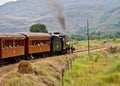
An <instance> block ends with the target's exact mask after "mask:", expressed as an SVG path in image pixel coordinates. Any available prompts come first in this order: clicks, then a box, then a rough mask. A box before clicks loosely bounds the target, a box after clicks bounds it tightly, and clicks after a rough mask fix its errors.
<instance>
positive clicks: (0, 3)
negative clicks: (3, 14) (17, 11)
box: [0, 0, 17, 5]
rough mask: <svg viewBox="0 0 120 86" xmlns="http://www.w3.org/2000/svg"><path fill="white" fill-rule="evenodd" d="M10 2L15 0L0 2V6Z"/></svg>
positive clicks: (0, 0)
mask: <svg viewBox="0 0 120 86" xmlns="http://www.w3.org/2000/svg"><path fill="white" fill-rule="evenodd" d="M10 1H17V0H0V5H3V4H5V3H7V2H10Z"/></svg>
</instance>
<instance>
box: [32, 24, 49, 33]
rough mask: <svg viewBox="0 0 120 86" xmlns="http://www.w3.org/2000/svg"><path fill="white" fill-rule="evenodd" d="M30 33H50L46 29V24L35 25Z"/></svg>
mask: <svg viewBox="0 0 120 86" xmlns="http://www.w3.org/2000/svg"><path fill="white" fill-rule="evenodd" d="M30 32H43V33H48V30H47V29H46V26H45V25H44V24H40V23H38V24H33V25H31V26H30Z"/></svg>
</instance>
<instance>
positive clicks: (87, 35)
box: [87, 20, 90, 56]
mask: <svg viewBox="0 0 120 86" xmlns="http://www.w3.org/2000/svg"><path fill="white" fill-rule="evenodd" d="M87 36H88V55H89V56H90V41H89V40H90V35H89V20H87Z"/></svg>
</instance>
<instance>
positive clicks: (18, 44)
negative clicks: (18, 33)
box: [14, 40, 24, 47]
mask: <svg viewBox="0 0 120 86" xmlns="http://www.w3.org/2000/svg"><path fill="white" fill-rule="evenodd" d="M14 42H15V46H16V47H18V46H24V40H15V41H14Z"/></svg>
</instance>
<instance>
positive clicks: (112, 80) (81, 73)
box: [64, 52, 120, 86]
mask: <svg viewBox="0 0 120 86" xmlns="http://www.w3.org/2000/svg"><path fill="white" fill-rule="evenodd" d="M119 56H120V55H119V54H114V55H113V54H109V55H108V56H104V54H103V52H96V53H92V54H91V56H90V57H88V55H87V54H84V55H80V56H79V58H78V59H76V60H75V62H73V68H72V69H71V70H68V71H67V72H65V77H64V86H120V82H119V80H120V62H119V61H120V57H119Z"/></svg>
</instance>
